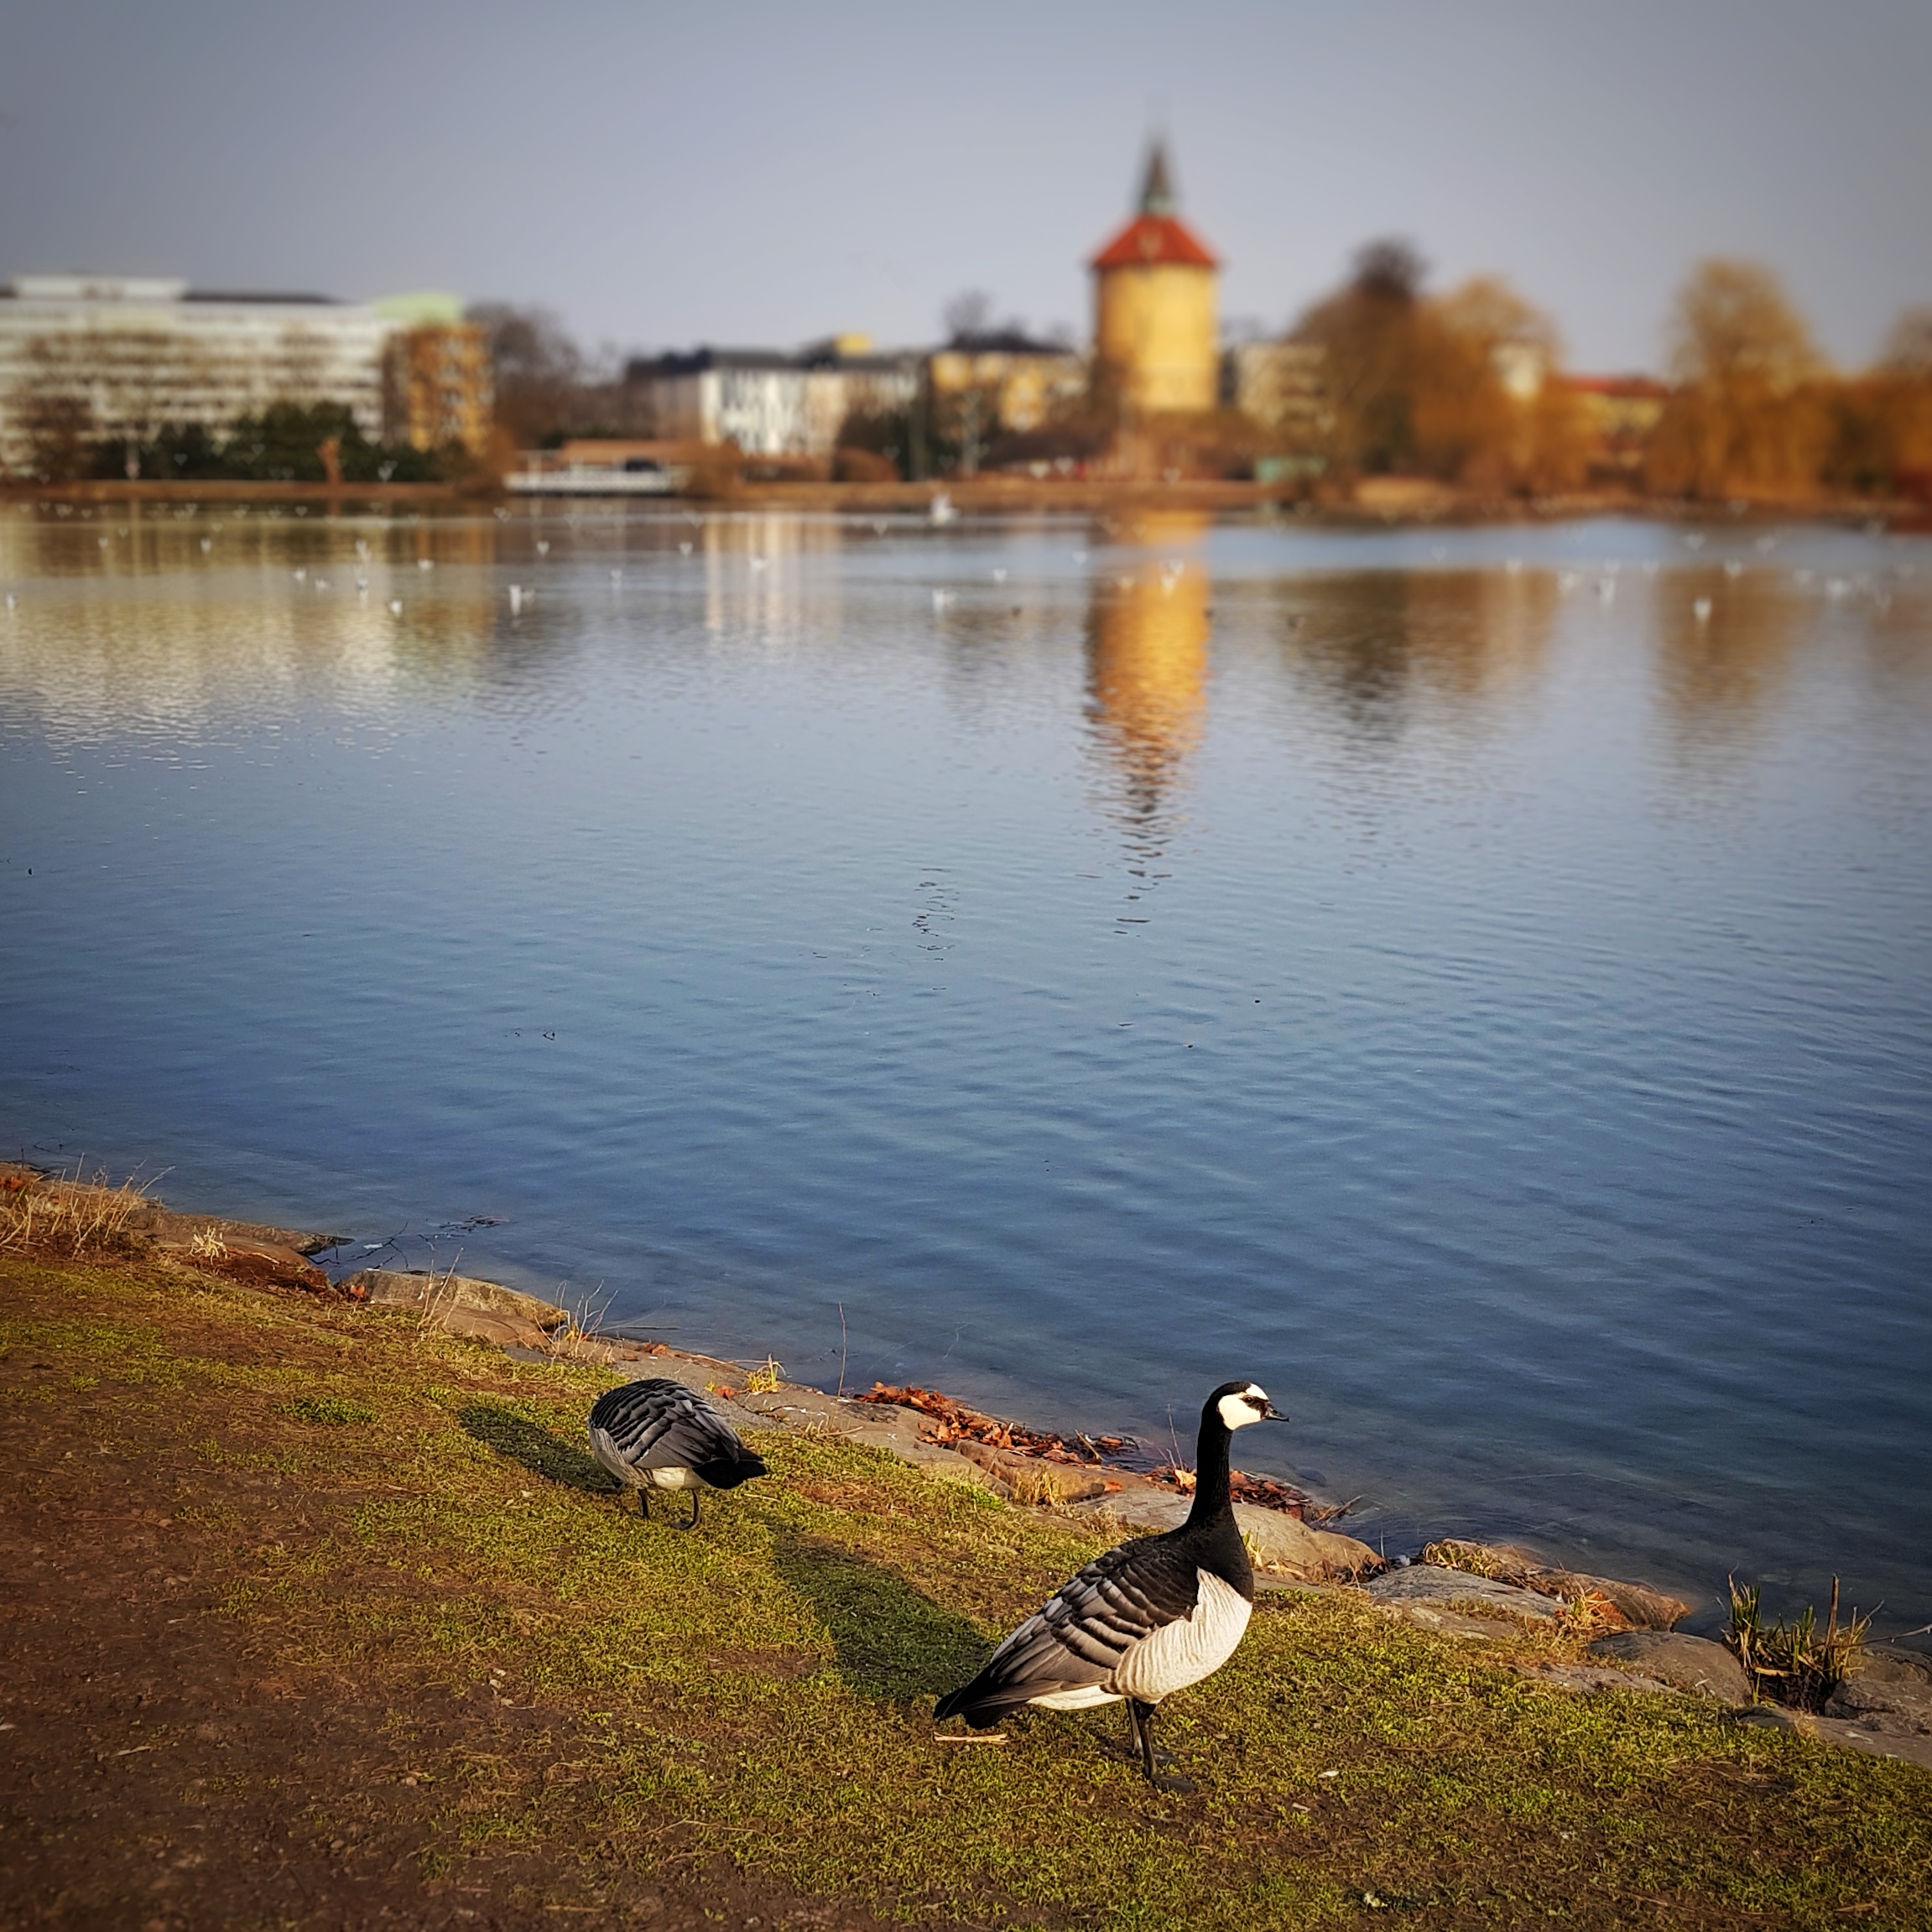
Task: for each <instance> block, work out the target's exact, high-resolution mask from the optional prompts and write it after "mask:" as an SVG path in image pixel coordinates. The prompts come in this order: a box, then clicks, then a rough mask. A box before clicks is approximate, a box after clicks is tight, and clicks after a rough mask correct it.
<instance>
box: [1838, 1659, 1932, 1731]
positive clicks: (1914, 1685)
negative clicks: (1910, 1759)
mask: <svg viewBox="0 0 1932 1932" xmlns="http://www.w3.org/2000/svg"><path fill="white" fill-rule="evenodd" d="M1825 1716H1827V1717H1843V1718H1848V1719H1850V1720H1851V1721H1852V1722H1854V1723H1856V1724H1857V1725H1859V1726H1862V1728H1863V1729H1865V1730H1867V1731H1877V1732H1885V1733H1888V1734H1895V1735H1897V1736H1899V1737H1932V1681H1928V1680H1927V1679H1924V1678H1921V1677H1908V1676H1903V1675H1901V1676H1898V1677H1893V1678H1885V1677H1880V1676H1876V1675H1874V1674H1872V1672H1871V1671H1869V1670H1861V1671H1859V1672H1858V1673H1857V1674H1856V1675H1855V1676H1851V1677H1848V1678H1846V1679H1845V1681H1844V1682H1843V1683H1842V1684H1841V1685H1839V1686H1838V1688H1837V1689H1836V1690H1834V1691H1833V1692H1832V1693H1831V1697H1830V1701H1829V1702H1828V1703H1827V1704H1826V1705H1825Z"/></svg>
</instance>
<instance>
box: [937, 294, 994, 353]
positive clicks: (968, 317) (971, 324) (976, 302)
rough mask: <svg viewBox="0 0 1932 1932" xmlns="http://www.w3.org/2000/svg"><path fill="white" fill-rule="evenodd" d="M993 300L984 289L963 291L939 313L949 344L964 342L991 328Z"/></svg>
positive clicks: (983, 333) (981, 334)
mask: <svg viewBox="0 0 1932 1932" xmlns="http://www.w3.org/2000/svg"><path fill="white" fill-rule="evenodd" d="M992 314H993V300H992V296H991V295H989V294H987V292H986V290H985V289H961V292H960V293H959V294H956V295H955V296H954V297H953V299H951V300H950V302H948V303H947V304H946V305H945V308H943V309H942V310H940V322H941V324H942V325H944V327H945V332H946V340H947V341H949V342H966V341H971V339H972V338H973V337H974V336H983V335H985V334H986V333H987V331H988V330H990V329H991V328H992Z"/></svg>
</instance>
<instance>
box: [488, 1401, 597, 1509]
mask: <svg viewBox="0 0 1932 1932" xmlns="http://www.w3.org/2000/svg"><path fill="white" fill-rule="evenodd" d="M456 1420H457V1421H458V1422H459V1423H460V1424H461V1425H462V1429H463V1433H464V1434H465V1435H469V1436H473V1437H474V1438H475V1439H476V1440H477V1441H478V1442H480V1443H482V1445H483V1446H484V1447H485V1448H486V1449H493V1450H495V1451H496V1452H497V1455H498V1456H507V1457H508V1459H509V1460H510V1461H512V1462H520V1463H521V1464H522V1465H523V1467H524V1468H525V1469H527V1470H529V1471H530V1473H531V1474H532V1475H533V1476H542V1477H543V1478H544V1481H545V1482H556V1483H561V1484H562V1485H563V1486H564V1487H565V1488H566V1489H581V1490H582V1491H583V1492H585V1493H586V1495H590V1496H610V1495H612V1494H614V1493H615V1492H616V1491H617V1478H616V1477H615V1476H612V1474H611V1473H610V1471H608V1470H607V1469H605V1468H604V1467H603V1466H601V1464H600V1463H599V1462H598V1461H596V1458H595V1457H593V1456H591V1454H590V1452H589V1451H588V1450H582V1449H579V1448H578V1447H577V1445H575V1443H571V1442H565V1441H564V1440H562V1439H561V1438H560V1437H558V1436H555V1435H551V1434H550V1432H549V1429H541V1428H539V1426H538V1425H537V1424H535V1423H534V1422H531V1421H529V1420H528V1419H526V1418H525V1417H523V1416H521V1415H518V1414H517V1413H516V1412H515V1411H514V1410H513V1409H502V1408H499V1407H498V1406H497V1404H496V1403H493V1402H472V1403H470V1405H469V1406H468V1407H467V1408H466V1409H462V1410H461V1411H460V1412H459V1414H457V1417H456Z"/></svg>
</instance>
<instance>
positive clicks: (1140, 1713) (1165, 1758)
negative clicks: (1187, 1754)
mask: <svg viewBox="0 0 1932 1932" xmlns="http://www.w3.org/2000/svg"><path fill="white" fill-rule="evenodd" d="M1127 1701H1128V1708H1129V1710H1130V1711H1131V1712H1132V1714H1133V1716H1134V1718H1135V1720H1136V1722H1137V1727H1138V1730H1139V1732H1140V1763H1141V1768H1142V1769H1143V1771H1145V1772H1146V1773H1147V1781H1148V1784H1151V1785H1153V1788H1154V1789H1155V1790H1156V1791H1191V1790H1193V1789H1194V1780H1193V1779H1192V1778H1184V1777H1182V1776H1181V1774H1180V1773H1179V1772H1178V1771H1163V1770H1162V1769H1161V1766H1162V1765H1164V1764H1171V1763H1174V1758H1173V1755H1172V1753H1171V1752H1165V1751H1161V1750H1158V1749H1157V1748H1156V1747H1155V1745H1154V1742H1153V1714H1154V1710H1155V1706H1154V1705H1151V1704H1143V1702H1142V1701H1141V1700H1139V1699H1138V1697H1136V1698H1130V1699H1129V1700H1127Z"/></svg>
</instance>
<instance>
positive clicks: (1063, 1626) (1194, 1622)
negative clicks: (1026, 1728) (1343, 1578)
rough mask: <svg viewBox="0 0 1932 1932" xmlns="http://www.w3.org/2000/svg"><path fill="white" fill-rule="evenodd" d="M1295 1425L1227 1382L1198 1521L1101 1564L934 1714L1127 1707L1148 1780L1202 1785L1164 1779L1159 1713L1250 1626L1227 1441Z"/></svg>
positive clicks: (1255, 1393) (1200, 1464) (1215, 1417)
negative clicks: (1158, 1757) (1255, 1425)
mask: <svg viewBox="0 0 1932 1932" xmlns="http://www.w3.org/2000/svg"><path fill="white" fill-rule="evenodd" d="M1287 1420H1288V1418H1287V1417H1286V1416H1285V1415H1284V1414H1282V1413H1281V1412H1280V1410H1278V1409H1276V1408H1275V1407H1274V1406H1273V1404H1272V1403H1270V1402H1269V1401H1268V1397H1267V1396H1266V1395H1265V1394H1264V1393H1263V1392H1262V1391H1261V1390H1260V1389H1258V1388H1256V1387H1255V1385H1254V1384H1253V1383H1252V1382H1224V1383H1222V1384H1221V1387H1220V1388H1217V1389H1216V1391H1215V1392H1214V1393H1213V1394H1212V1395H1211V1396H1209V1398H1207V1401H1206V1403H1205V1404H1204V1405H1203V1407H1202V1409H1201V1412H1200V1449H1199V1450H1198V1452H1197V1455H1196V1460H1195V1492H1194V1508H1192V1509H1191V1510H1190V1511H1189V1513H1188V1518H1187V1521H1186V1522H1185V1523H1183V1524H1182V1525H1181V1526H1180V1528H1179V1529H1170V1530H1169V1531H1168V1533H1167V1534H1165V1535H1164V1536H1145V1537H1137V1538H1135V1539H1133V1541H1132V1542H1129V1543H1123V1544H1120V1545H1119V1547H1118V1548H1117V1549H1110V1550H1108V1551H1107V1554H1106V1555H1104V1556H1100V1557H1096V1558H1095V1560H1093V1561H1092V1562H1091V1563H1090V1564H1088V1565H1087V1566H1086V1569H1085V1570H1081V1573H1080V1574H1079V1575H1077V1576H1075V1578H1073V1579H1072V1580H1071V1581H1070V1582H1067V1583H1064V1584H1062V1585H1061V1586H1060V1588H1059V1589H1058V1590H1057V1591H1055V1592H1054V1594H1053V1595H1052V1596H1050V1597H1049V1598H1048V1600H1047V1601H1046V1603H1045V1605H1044V1607H1043V1608H1042V1609H1041V1610H1039V1612H1037V1614H1035V1615H1034V1616H1032V1617H1028V1619H1027V1620H1026V1622H1024V1623H1023V1624H1021V1626H1020V1627H1019V1628H1018V1630H1016V1631H1014V1632H1013V1635H1012V1636H1011V1637H1009V1638H1007V1640H1006V1642H1005V1643H1002V1644H1001V1646H1000V1647H999V1648H998V1649H997V1650H996V1651H995V1652H994V1653H992V1657H991V1659H989V1660H988V1661H987V1666H986V1668H985V1669H983V1670H982V1671H981V1672H980V1674H979V1675H978V1676H977V1677H976V1678H974V1679H973V1680H972V1682H971V1684H966V1685H961V1687H960V1688H959V1689H958V1690H955V1691H953V1692H952V1693H950V1695H947V1696H945V1697H942V1698H941V1699H940V1701H939V1704H938V1705H937V1707H936V1708H935V1711H934V1712H933V1715H934V1716H935V1717H939V1718H945V1717H954V1716H959V1717H963V1718H965V1719H966V1722H967V1723H968V1724H970V1725H971V1726H972V1727H973V1728H974V1729H975V1730H976V1731H983V1730H985V1729H986V1728H987V1726H988V1725H991V1724H997V1723H998V1722H999V1721H1000V1720H1001V1719H1002V1717H1004V1716H1007V1715H1008V1713H1009V1712H1011V1711H1017V1710H1018V1708H1019V1707H1020V1705H1023V1704H1038V1705H1042V1706H1043V1707H1044V1709H1046V1710H1049V1711H1085V1710H1086V1709H1088V1708H1090V1707H1091V1705H1096V1704H1116V1703H1120V1702H1122V1701H1124V1702H1125V1703H1126V1705H1127V1730H1128V1734H1129V1736H1130V1737H1131V1738H1132V1741H1133V1748H1134V1749H1135V1750H1136V1751H1137V1752H1138V1753H1139V1754H1140V1761H1141V1765H1142V1768H1143V1769H1144V1770H1145V1771H1146V1773H1147V1775H1148V1780H1149V1782H1150V1783H1152V1784H1154V1785H1155V1786H1157V1787H1158V1788H1159V1789H1161V1790H1164V1791H1190V1790H1192V1789H1194V1787H1193V1786H1192V1785H1191V1784H1190V1783H1189V1782H1188V1780H1187V1779H1186V1778H1180V1777H1163V1776H1162V1775H1161V1774H1160V1773H1159V1770H1158V1768H1157V1766H1156V1762H1155V1752H1154V1747H1153V1714H1154V1711H1155V1709H1156V1708H1157V1707H1158V1706H1159V1703H1160V1700H1162V1698H1164V1697H1165V1696H1167V1695H1169V1693H1170V1692H1173V1691H1175V1690H1184V1689H1185V1687H1186V1686H1187V1685H1190V1684H1198V1683H1199V1682H1200V1680H1201V1679H1202V1678H1204V1677H1206V1676H1208V1675H1210V1674H1211V1673H1213V1672H1214V1671H1216V1670H1218V1669H1220V1668H1221V1665H1222V1664H1225V1663H1226V1662H1227V1660H1228V1659H1229V1658H1231V1657H1232V1656H1233V1654H1234V1651H1235V1646H1236V1645H1237V1644H1238V1643H1240V1642H1241V1639H1242V1633H1243V1632H1244V1631H1245V1630H1246V1629H1247V1620H1248V1617H1249V1615H1250V1613H1251V1612H1252V1610H1253V1608H1254V1569H1253V1566H1252V1565H1251V1564H1250V1563H1249V1562H1248V1560H1247V1548H1246V1546H1245V1545H1244V1544H1242V1540H1241V1529H1240V1527H1239V1525H1238V1524H1237V1523H1236V1522H1235V1519H1234V1497H1233V1494H1232V1491H1231V1490H1230V1488H1229V1487H1228V1464H1227V1449H1228V1443H1229V1440H1230V1439H1231V1438H1232V1435H1233V1434H1234V1432H1235V1430H1236V1429H1245V1428H1246V1427H1247V1424H1249V1423H1251V1422H1270V1421H1273V1422H1285V1421H1287ZM1162 1755H1163V1756H1164V1755H1165V1754H1164V1753H1163V1754H1162Z"/></svg>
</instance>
